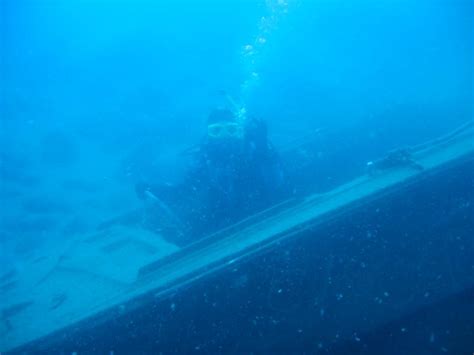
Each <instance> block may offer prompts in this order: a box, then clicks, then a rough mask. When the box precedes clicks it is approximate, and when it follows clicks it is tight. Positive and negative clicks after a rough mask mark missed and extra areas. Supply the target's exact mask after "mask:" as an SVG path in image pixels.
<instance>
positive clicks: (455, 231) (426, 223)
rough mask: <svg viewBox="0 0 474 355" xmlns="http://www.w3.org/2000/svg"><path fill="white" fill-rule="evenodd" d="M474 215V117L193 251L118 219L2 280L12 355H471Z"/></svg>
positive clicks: (1, 338) (4, 324)
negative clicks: (441, 354) (418, 354)
mask: <svg viewBox="0 0 474 355" xmlns="http://www.w3.org/2000/svg"><path fill="white" fill-rule="evenodd" d="M473 210H474V126H473V124H472V122H469V123H467V124H465V125H464V126H462V127H460V128H459V129H457V130H456V131H454V132H451V133H450V134H448V135H445V136H443V137H440V138H438V139H435V140H432V141H429V142H426V143H424V144H421V145H419V146H415V147H412V148H410V149H401V150H397V151H393V152H391V153H389V154H388V155H387V156H386V158H384V159H381V160H379V161H374V162H371V163H369V164H368V166H367V171H366V173H365V174H363V175H361V176H359V177H357V178H355V179H353V180H352V181H350V182H347V183H345V184H342V185H341V186H339V187H337V188H334V189H332V190H330V191H328V192H326V193H316V194H309V195H307V196H305V197H303V198H298V199H294V200H289V201H286V202H283V203H281V204H279V205H277V206H274V207H273V208H270V209H268V210H265V211H262V212H261V213H258V214H257V215H255V216H252V217H250V218H247V219H246V220H243V221H241V222H240V223H238V224H235V225H233V226H231V227H228V228H226V229H224V230H222V231H219V232H217V233H215V234H213V235H210V236H209V237H206V238H204V239H202V240H199V241H197V242H195V243H193V244H191V245H189V246H186V247H184V248H177V247H176V246H174V245H172V244H170V243H167V242H165V241H164V240H163V239H160V238H157V237H156V235H154V234H153V233H151V232H150V231H146V230H143V229H140V228H138V227H133V226H123V225H114V224H111V225H110V226H108V227H106V228H102V229H100V230H98V231H96V232H95V233H92V234H88V235H81V236H75V237H73V238H71V239H70V240H68V241H67V243H66V242H65V244H62V245H54V246H48V247H45V248H42V249H39V250H37V251H35V253H34V255H32V256H31V260H29V261H28V264H27V265H26V266H27V268H28V270H26V269H24V270H21V272H13V271H11V272H9V271H8V270H7V271H6V272H5V273H4V274H3V275H2V276H1V279H0V287H1V289H2V291H1V294H2V302H1V310H0V312H1V313H0V317H1V318H0V351H2V353H3V352H5V353H12V354H13V353H45V354H46V353H47V354H51V353H77V354H81V353H102V354H104V353H117V354H119V353H134V354H140V353H152V352H153V353H158V352H162V353H173V352H178V353H189V352H208V353H223V352H224V353H240V352H249V351H258V352H263V353H271V352H276V351H298V350H301V351H308V350H310V349H311V350H314V352H318V351H319V350H321V351H323V350H324V351H328V349H330V350H331V351H333V352H334V353H337V352H338V351H339V352H340V353H347V352H349V351H354V350H356V351H357V350H361V349H364V347H365V348H367V347H369V348H370V346H375V347H376V348H377V349H378V350H380V349H384V350H386V352H384V353H390V351H393V353H401V352H400V351H401V349H400V348H397V346H398V345H397V344H401V343H403V341H402V340H401V339H403V337H404V336H406V337H410V336H412V337H416V336H419V337H421V338H422V339H425V341H426V344H425V345H426V347H428V349H431V348H430V347H432V348H433V349H435V350H436V351H444V350H443V349H446V350H450V351H452V352H453V353H461V352H462V351H464V350H466V348H467V347H468V343H469V342H471V344H472V338H471V337H470V336H469V334H472V332H473V330H474V326H473V322H472V319H473V315H474V301H473V300H474V257H473V255H474V243H473V239H472V238H473V236H474V211H473ZM25 268H26V267H25ZM427 319H429V320H430V322H431V323H430V324H431V327H433V328H432V329H431V328H430V329H425V328H423V320H427ZM452 327H455V328H452ZM456 327H457V328H456ZM447 329H449V330H450V332H449V333H448V332H447ZM425 333H426V334H425ZM381 334H382V335H384V336H385V335H386V339H387V341H386V343H384V344H380V336H377V335H381ZM443 337H444V338H446V337H448V338H449V339H445V341H446V342H449V345H443V344H441V345H440V342H441V341H442V339H441V338H443ZM374 339H379V340H374ZM417 339H418V338H417ZM371 341H372V343H371ZM377 341H378V343H377ZM374 342H375V343H376V344H375V345H374ZM417 343H419V342H418V341H413V342H411V344H412V345H411V346H413V347H416V346H418V345H416V344H417ZM404 346H407V345H406V344H405V345H404ZM456 347H457V348H456ZM424 349H426V348H424ZM472 349H474V348H472ZM472 349H471V350H472ZM402 350H403V351H402V353H403V352H404V353H413V352H414V351H416V348H404V349H402ZM405 350H406V351H405Z"/></svg>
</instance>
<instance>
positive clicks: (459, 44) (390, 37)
mask: <svg viewBox="0 0 474 355" xmlns="http://www.w3.org/2000/svg"><path fill="white" fill-rule="evenodd" d="M0 9H1V49H0V53H1V72H0V73H1V83H0V85H1V101H0V105H1V106H0V109H1V111H0V119H1V137H0V148H1V152H0V154H1V156H0V158H1V169H2V177H1V181H0V184H1V185H0V186H1V194H0V196H1V199H2V205H1V207H0V208H1V220H0V233H1V235H0V238H1V239H2V241H3V246H4V247H5V248H4V251H5V250H15V252H14V253H15V255H16V254H21V253H25V252H27V250H28V249H29V248H31V247H32V246H34V245H36V244H38V243H41V241H42V240H43V239H45V238H48V237H60V238H65V237H67V235H69V234H70V233H77V232H81V231H86V230H88V229H90V228H93V227H94V226H95V224H96V223H97V222H99V221H101V220H103V219H105V218H109V217H112V216H114V215H116V214H117V213H122V212H124V211H127V210H130V209H131V208H134V207H135V206H137V205H138V204H139V202H138V201H137V199H136V198H135V196H134V191H133V183H134V182H135V181H136V180H138V179H141V178H143V177H150V176H153V177H156V176H159V177H160V178H161V179H164V180H166V179H171V180H172V179H177V178H178V177H179V174H180V172H181V171H182V166H183V164H182V159H181V158H180V155H179V153H180V152H182V151H183V150H185V149H186V148H188V147H189V146H192V145H193V144H195V143H196V142H199V139H200V137H201V135H202V132H203V131H204V128H205V127H204V125H205V119H206V116H207V114H208V112H209V111H210V110H211V109H212V108H213V107H215V106H216V105H220V104H222V95H220V94H219V93H220V92H221V91H222V90H225V91H226V92H228V93H229V94H230V95H231V96H232V97H234V99H235V100H237V101H238V102H239V103H240V104H242V105H245V107H246V109H247V112H249V113H250V114H252V115H257V116H261V117H263V118H265V119H266V120H267V121H268V123H269V126H270V135H271V138H272V140H273V141H274V142H275V144H276V146H277V147H279V146H284V145H285V144H286V143H287V142H289V141H293V140H295V139H297V138H298V137H300V136H302V135H304V134H306V133H307V132H308V131H311V130H314V129H322V131H321V132H323V133H322V134H324V132H325V131H331V132H335V131H336V132H337V131H338V130H341V131H344V132H346V133H345V134H346V135H345V136H342V135H341V137H346V136H347V132H351V133H350V135H351V137H352V139H355V140H360V141H361V142H363V145H364V147H366V150H365V151H364V152H361V153H360V154H357V152H354V159H355V160H357V161H356V164H360V166H363V164H364V163H365V161H367V160H368V159H372V158H376V157H379V156H381V155H383V154H384V153H385V152H386V151H387V150H388V149H391V148H394V147H397V146H400V145H406V144H414V143H419V142H422V141H423V140H425V139H428V138H432V137H434V136H437V135H440V134H442V133H443V132H446V131H448V130H450V129H452V128H454V127H455V126H456V125H458V124H459V123H461V122H463V121H465V120H468V119H472V117H473V100H472V98H473V72H472V66H473V56H472V51H473V11H474V9H473V2H472V1H470V0H417V1H411V0H399V1H396V0H372V1H369V0H362V1H341V0H331V1H329V0H280V1H278V0H276V1H261V0H255V1H250V0H223V1H217V0H214V1H209V0H206V1H191V0H187V1H180V0H173V1H172V0H165V1H159V0H157V1H144V0H117V1H113V0H95V1H93V0H76V1H74V0H70V1H59V0H2V1H1V2H0ZM248 45H250V46H251V47H248ZM246 46H247V47H246ZM341 139H344V138H341ZM333 144H334V149H337V147H338V146H339V145H341V144H344V142H341V141H337V140H334V142H333ZM367 147H370V149H367ZM328 149H330V148H328ZM3 255H4V256H5V257H8V258H9V259H10V258H12V253H11V252H10V251H9V252H6V253H5V252H4V253H3Z"/></svg>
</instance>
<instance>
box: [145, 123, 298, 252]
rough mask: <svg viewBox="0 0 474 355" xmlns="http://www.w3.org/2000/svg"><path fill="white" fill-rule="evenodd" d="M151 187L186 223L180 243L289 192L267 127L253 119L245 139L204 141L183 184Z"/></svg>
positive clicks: (225, 223)
mask: <svg viewBox="0 0 474 355" xmlns="http://www.w3.org/2000/svg"><path fill="white" fill-rule="evenodd" d="M149 190H150V191H151V192H152V193H153V194H155V195H156V196H157V197H158V198H159V199H161V200H163V201H164V202H165V203H166V204H167V205H169V206H170V208H171V209H173V210H174V211H176V214H177V215H178V217H179V218H180V220H181V221H182V222H183V225H184V226H185V232H184V233H181V234H180V236H179V238H178V237H177V238H176V240H172V239H174V238H168V239H170V241H172V242H175V243H176V244H179V245H183V244H188V243H189V242H192V241H194V240H196V239H199V238H200V237H202V236H205V235H207V234H209V233H212V232H215V231H217V230H218V229H220V228H223V227H226V226H228V225H230V224H232V223H235V222H237V221H239V220H241V219H243V218H245V217H247V216H249V215H251V214H252V213H255V212H257V211H259V210H262V209H264V208H266V207H269V206H270V205H271V204H273V203H275V202H277V201H278V200H281V199H282V198H284V197H285V196H287V195H288V191H289V189H288V184H287V181H286V179H285V174H284V172H283V169H282V166H281V162H280V160H279V157H278V155H277V153H276V152H275V150H274V148H273V147H272V146H271V144H269V142H268V140H267V131H266V125H265V123H264V122H263V121H261V120H256V119H249V120H247V122H246V124H245V130H244V138H243V140H241V141H231V140H229V141H222V142H216V141H213V140H212V139H207V138H206V139H205V140H204V141H203V143H202V144H201V145H200V147H199V149H198V151H197V152H196V153H195V157H194V159H193V166H192V167H191V168H190V169H189V171H188V173H187V174H186V176H185V178H184V181H183V183H182V184H180V185H177V186H167V187H165V186H155V187H149Z"/></svg>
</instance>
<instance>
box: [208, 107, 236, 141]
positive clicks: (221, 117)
mask: <svg viewBox="0 0 474 355" xmlns="http://www.w3.org/2000/svg"><path fill="white" fill-rule="evenodd" d="M207 136H208V138H209V139H210V140H212V141H235V140H241V139H242V138H243V137H244V128H243V126H242V124H241V123H239V122H238V121H237V119H236V117H235V115H234V114H233V113H232V112H231V111H230V110H226V109H215V110H213V111H212V112H211V113H210V114H209V117H208V119H207Z"/></svg>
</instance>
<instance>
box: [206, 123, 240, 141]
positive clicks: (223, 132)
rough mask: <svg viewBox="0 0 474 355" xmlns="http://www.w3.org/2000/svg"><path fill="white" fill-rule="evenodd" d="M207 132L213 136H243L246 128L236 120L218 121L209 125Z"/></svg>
mask: <svg viewBox="0 0 474 355" xmlns="http://www.w3.org/2000/svg"><path fill="white" fill-rule="evenodd" d="M207 134H208V136H209V137H211V138H242V137H243V136H244V129H243V127H242V125H240V124H238V123H236V122H218V123H213V124H210V125H209V126H207Z"/></svg>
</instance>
